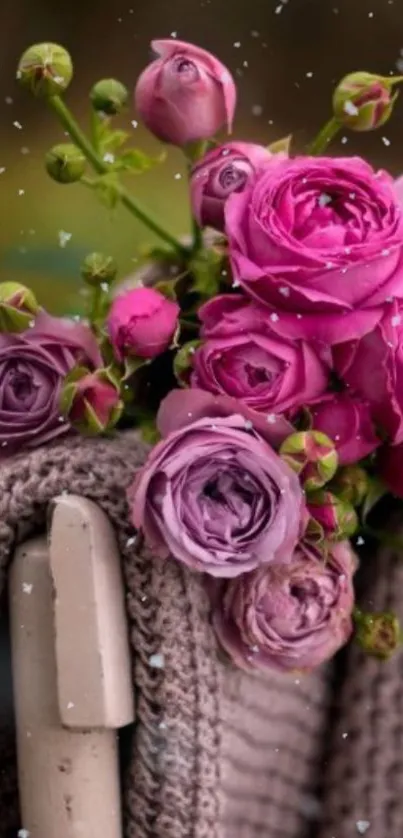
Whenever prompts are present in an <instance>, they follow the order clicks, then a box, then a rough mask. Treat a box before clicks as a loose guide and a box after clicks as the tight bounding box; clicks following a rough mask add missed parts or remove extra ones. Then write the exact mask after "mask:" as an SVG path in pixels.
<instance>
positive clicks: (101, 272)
mask: <svg viewBox="0 0 403 838" xmlns="http://www.w3.org/2000/svg"><path fill="white" fill-rule="evenodd" d="M117 272H118V269H117V265H116V262H115V260H114V259H113V258H112V256H106V255H105V254H104V253H89V254H88V256H86V257H85V259H84V262H83V264H82V265H81V276H82V278H83V280H84V282H86V283H87V284H88V285H92V286H98V285H103V284H104V283H106V284H108V285H109V284H110V283H111V282H113V281H114V279H115V277H116V274H117Z"/></svg>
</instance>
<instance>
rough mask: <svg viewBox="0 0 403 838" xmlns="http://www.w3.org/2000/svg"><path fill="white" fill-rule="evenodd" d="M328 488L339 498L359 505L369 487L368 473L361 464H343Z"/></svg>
mask: <svg viewBox="0 0 403 838" xmlns="http://www.w3.org/2000/svg"><path fill="white" fill-rule="evenodd" d="M330 488H331V490H332V492H334V493H335V495H337V497H339V498H340V499H341V500H345V501H348V503H351V504H352V505H353V506H361V504H362V502H363V501H364V499H365V497H366V495H367V493H368V489H369V478H368V474H367V472H366V471H365V469H363V468H361V466H345V468H341V469H339V471H338V472H337V474H336V477H335V478H334V480H332V484H331V487H330Z"/></svg>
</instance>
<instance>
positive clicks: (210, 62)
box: [134, 40, 236, 146]
mask: <svg viewBox="0 0 403 838" xmlns="http://www.w3.org/2000/svg"><path fill="white" fill-rule="evenodd" d="M151 45H152V48H153V50H155V52H156V53H157V56H158V57H157V58H156V59H155V60H154V61H153V62H152V63H151V64H149V66H148V67H146V69H145V70H143V72H142V73H141V75H140V77H139V79H138V81H137V85H136V89H135V94H134V95H135V105H136V108H137V110H138V112H139V114H140V116H141V118H142V120H143V121H144V123H145V125H146V126H147V128H148V129H149V130H150V131H151V132H152V133H153V134H155V136H156V137H158V138H159V139H160V140H162V141H163V142H166V143H173V145H179V146H183V145H186V144H187V143H190V142H194V141H196V140H207V139H209V138H210V137H213V136H214V134H216V133H217V131H219V129H220V128H222V127H223V125H226V126H227V129H228V131H229V132H230V131H231V128H232V121H233V117H234V111H235V104H236V87H235V83H234V80H233V78H232V76H231V73H230V72H229V70H228V69H227V68H226V67H224V65H223V64H221V62H220V61H218V59H217V58H215V57H214V55H211V54H210V53H209V52H206V50H204V49H200V47H197V46H194V44H187V43H184V42H183V41H176V40H172V41H170V40H162V41H152V44H151Z"/></svg>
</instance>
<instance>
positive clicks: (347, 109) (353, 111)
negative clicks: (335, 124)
mask: <svg viewBox="0 0 403 838" xmlns="http://www.w3.org/2000/svg"><path fill="white" fill-rule="evenodd" d="M343 111H344V113H347V114H348V115H349V116H357V114H358V108H356V106H355V105H354V103H353V102H351V101H350V99H347V102H344V105H343Z"/></svg>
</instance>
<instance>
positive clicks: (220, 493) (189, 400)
mask: <svg viewBox="0 0 403 838" xmlns="http://www.w3.org/2000/svg"><path fill="white" fill-rule="evenodd" d="M250 416H252V417H253V414H252V413H251V412H249V413H248V411H247V409H245V408H243V409H242V408H241V409H239V407H238V405H237V403H236V402H235V401H234V400H233V399H226V398H225V397H220V398H214V397H213V396H212V395H211V394H209V393H205V392H203V391H200V390H173V391H171V393H170V394H169V396H167V398H166V399H165V401H164V402H163V404H162V408H161V410H160V413H159V417H158V425H159V429H160V431H161V432H162V434H163V436H164V437H165V438H164V439H163V440H162V442H160V443H158V444H157V445H156V446H155V448H153V450H152V452H151V454H150V456H149V458H148V460H147V462H146V463H145V465H144V467H143V468H142V469H141V471H140V472H139V473H138V474H137V476H136V478H135V480H134V484H133V486H132V488H131V490H130V491H129V502H130V505H131V514H132V521H133V523H134V525H135V526H136V527H137V529H139V530H140V531H141V532H142V533H143V535H144V538H145V541H146V543H147V544H148V545H149V546H150V547H151V548H152V549H153V551H154V552H156V553H157V554H158V555H160V556H161V557H162V558H168V557H169V555H172V556H174V557H175V558H176V559H178V560H179V561H181V562H182V563H183V564H185V565H187V566H188V567H190V568H193V569H194V570H198V571H205V572H206V573H208V574H210V575H211V576H216V577H233V576H238V575H239V574H240V573H244V572H245V571H246V570H251V569H252V568H255V567H258V566H259V565H262V564H268V563H270V562H273V561H276V562H283V561H284V562H287V561H289V560H290V556H291V554H292V551H293V549H294V546H295V544H296V542H297V539H298V536H299V531H300V519H301V515H302V510H303V508H304V500H303V494H302V491H301V488H300V485H299V482H298V478H297V477H296V475H295V474H294V472H293V471H291V469H290V468H289V467H288V465H287V464H286V463H284V462H283V460H282V459H281V458H280V457H279V455H278V454H277V453H276V451H275V450H274V449H273V447H272V445H273V444H277V443H278V442H279V440H280V439H282V438H284V435H286V434H287V430H286V425H287V423H285V424H284V420H282V418H281V417H279V418H278V422H277V421H275V422H274V423H273V424H271V423H268V422H267V421H265V419H264V418H263V417H262V418H260V417H257V418H256V422H255V424H252V419H251V418H250ZM253 421H254V417H253ZM277 425H278V426H279V427H277Z"/></svg>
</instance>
